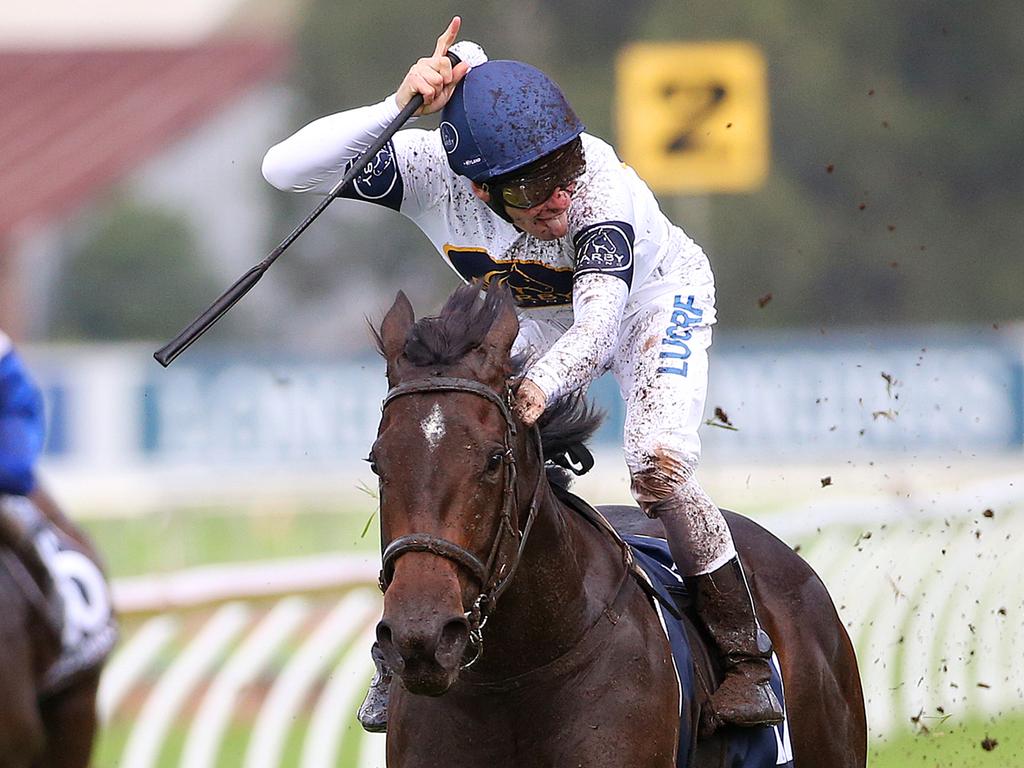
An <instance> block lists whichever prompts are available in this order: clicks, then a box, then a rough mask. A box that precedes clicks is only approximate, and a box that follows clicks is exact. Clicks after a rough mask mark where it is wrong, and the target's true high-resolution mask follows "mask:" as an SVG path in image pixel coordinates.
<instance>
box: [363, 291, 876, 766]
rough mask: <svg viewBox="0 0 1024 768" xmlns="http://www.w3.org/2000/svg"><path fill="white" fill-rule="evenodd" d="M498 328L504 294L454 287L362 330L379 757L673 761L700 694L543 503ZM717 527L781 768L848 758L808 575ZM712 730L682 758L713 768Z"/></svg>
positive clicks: (814, 586)
mask: <svg viewBox="0 0 1024 768" xmlns="http://www.w3.org/2000/svg"><path fill="white" fill-rule="evenodd" d="M517 331H518V321H517V319H516V315H515V312H514V310H513V306H512V302H511V300H510V298H509V296H508V294H507V292H506V291H505V290H504V289H500V288H492V289H491V290H489V291H488V294H487V297H486V300H481V299H480V298H479V297H478V293H477V290H476V289H475V288H473V287H464V288H460V289H459V290H457V291H456V292H455V294H453V296H452V297H451V298H450V299H449V301H448V303H447V305H446V306H445V308H444V310H443V311H442V313H441V315H440V316H439V317H437V318H424V319H422V320H420V321H419V322H418V323H416V322H415V320H414V316H413V311H412V307H411V306H410V304H409V302H408V300H407V299H406V298H405V296H404V295H403V294H401V293H400V294H399V295H398V297H397V299H396V301H395V303H394V306H392V308H391V310H390V311H389V312H388V313H387V316H386V317H385V318H384V321H383V324H382V326H381V329H380V334H379V345H380V349H381V351H382V353H383V355H384V356H385V358H386V359H387V376H388V383H389V385H390V387H391V389H390V391H389V393H388V396H387V398H386V399H385V402H384V411H383V417H382V419H381V423H380V429H379V432H378V438H377V440H376V442H375V443H374V445H373V449H372V452H371V454H370V461H371V463H372V467H373V470H374V471H375V472H376V473H377V474H378V475H379V478H380V505H381V536H382V543H383V545H384V553H383V568H382V573H381V584H382V587H383V588H385V590H386V591H385V596H384V615H383V618H382V619H381V622H380V624H379V625H378V630H377V635H378V642H379V643H380V645H381V648H382V650H383V652H384V654H385V657H386V659H387V660H388V663H389V665H390V666H391V667H392V668H393V669H394V671H395V672H396V681H395V683H394V685H393V686H392V690H391V706H390V717H389V725H388V744H387V755H388V765H389V766H392V768H395V767H396V766H397V767H399V768H419V767H420V766H423V767H424V768H425V767H426V766H437V765H446V766H456V767H461V766H466V767H467V768H468V767H469V766H473V767H474V768H476V767H478V766H488V768H506V767H507V768H513V767H515V768H541V767H542V766H543V767H544V768H550V767H551V766H554V767H556V768H563V767H564V766H585V767H586V768H596V767H601V766H609V767H610V766H615V767H616V768H623V767H625V768H640V767H641V766H642V767H643V768H674V766H676V750H677V739H678V734H679V731H680V710H682V713H683V717H686V718H689V721H690V723H691V724H692V725H694V726H695V724H696V723H697V722H698V721H699V718H700V706H701V703H702V698H701V697H700V696H697V697H690V696H689V695H688V694H685V693H684V694H682V696H683V700H682V701H681V700H680V696H681V694H680V686H679V683H678V681H677V677H676V673H675V669H674V666H673V662H672V660H671V658H670V654H669V648H668V643H667V640H666V638H665V635H664V632H663V630H662V627H661V624H660V620H659V618H658V615H657V614H656V613H655V611H654V610H652V606H651V603H650V601H649V599H648V597H647V595H646V594H645V593H644V591H643V590H642V589H641V588H640V587H639V586H638V582H637V580H635V579H634V578H631V577H630V575H629V573H628V569H627V567H626V565H625V555H624V552H623V549H622V548H621V546H620V544H619V543H618V542H617V541H616V540H615V539H614V538H613V537H612V536H610V535H608V534H607V532H604V531H602V530H601V529H600V528H599V527H598V526H595V525H594V524H592V523H591V522H588V521H587V520H585V519H584V518H583V517H582V516H580V515H579V514H578V513H577V512H575V511H573V510H572V509H570V508H569V507H568V506H567V505H566V503H564V501H563V500H562V495H556V493H555V492H554V491H553V490H552V486H551V485H550V484H549V481H548V478H547V475H546V472H545V466H544V458H543V449H542V447H541V439H540V437H539V435H538V433H537V431H536V430H532V429H526V428H524V427H523V426H522V425H521V424H517V423H516V422H515V420H514V419H513V417H512V416H511V414H510V411H509V407H508V398H509V394H510V382H511V381H512V380H513V379H514V376H515V375H516V373H517V366H516V363H515V362H514V361H512V360H510V357H509V355H510V349H511V346H512V342H513V340H514V339H515V337H516V334H517ZM546 418H547V419H548V423H547V424H546V425H545V427H544V432H545V440H546V446H545V447H548V448H550V444H551V442H552V441H551V440H550V439H548V438H549V437H550V433H551V432H552V430H554V432H556V433H557V432H559V431H560V432H561V436H560V437H561V439H562V440H563V441H565V440H566V438H567V435H568V436H569V437H571V436H572V434H573V432H574V430H575V432H576V433H578V434H581V433H583V432H586V431H587V430H590V431H592V429H593V426H594V424H593V418H591V417H590V416H589V415H588V414H587V413H586V412H585V411H584V412H580V411H579V410H578V409H575V410H574V409H572V408H569V409H565V408H562V409H559V408H555V409H554V414H553V416H549V417H546ZM542 421H543V420H542ZM558 439H559V435H557V434H556V435H555V437H554V442H558ZM623 511H624V508H614V509H609V510H608V512H609V513H610V514H614V515H616V516H617V517H620V518H621V517H622V515H621V513H622V512H623ZM632 514H633V516H634V520H636V521H637V523H638V524H639V530H642V531H644V532H651V526H652V525H653V526H654V529H653V530H654V532H655V533H661V532H660V531H658V530H657V526H658V525H659V524H658V523H657V522H656V521H655V522H653V523H641V520H642V517H641V513H640V512H639V510H634V511H633V513H632ZM728 520H729V524H730V526H731V528H732V532H733V536H734V538H735V541H736V546H737V548H738V549H739V551H740V553H741V555H742V557H743V562H744V563H745V564H746V567H747V571H748V574H749V580H750V582H751V585H750V586H751V590H752V592H753V594H754V597H755V600H756V602H757V604H758V611H759V615H760V617H761V619H762V623H763V624H764V626H765V628H766V629H767V630H768V632H769V633H770V635H771V636H772V638H773V639H774V640H775V644H776V648H777V652H778V656H779V659H780V662H781V667H782V675H783V678H784V681H785V686H786V701H787V707H788V716H789V723H790V735H791V740H792V748H793V752H794V755H795V765H796V766H797V767H798V768H816V767H817V766H820V767H821V768H825V767H826V766H827V767H828V768H847V767H849V768H853V767H854V766H863V765H864V764H865V759H866V727H865V717H864V704H863V698H862V694H861V688H860V680H859V676H858V673H857V666H856V659H855V657H854V653H853V648H852V646H851V644H850V641H849V638H848V637H847V634H846V632H845V630H844V628H843V626H842V624H841V622H840V620H839V618H838V616H837V615H836V611H835V608H834V606H833V604H832V601H831V599H830V598H829V596H828V593H827V592H826V590H825V587H824V586H823V585H822V583H821V581H820V580H819V579H818V577H817V576H816V575H815V574H814V572H813V571H812V570H811V568H810V567H809V566H808V565H807V564H806V563H805V562H803V561H802V560H801V559H800V558H799V557H798V556H797V555H796V554H795V553H794V552H793V551H792V550H791V549H790V548H789V547H787V546H786V545H785V544H783V543H782V542H781V541H779V540H778V539H776V538H775V537H773V536H772V535H771V534H769V533H768V532H767V531H765V530H764V529H762V528H760V527H759V526H757V525H756V524H755V523H753V522H751V521H749V520H746V519H744V518H742V517H740V516H738V515H732V514H730V515H729V516H728ZM695 656H700V655H699V654H696V653H695ZM700 658H703V659H705V660H706V658H707V657H706V654H705V655H704V656H700ZM704 673H705V674H706V673H709V668H708V666H707V664H705V665H704ZM442 694H443V695H442ZM692 730H695V727H694V728H692ZM716 738H717V739H719V740H720V739H721V738H722V737H716ZM715 741H716V739H714V738H713V739H711V740H710V742H708V743H705V744H704V745H702V746H701V747H700V749H698V750H696V752H694V753H693V755H692V759H693V762H692V764H694V765H722V764H723V761H724V756H723V751H722V749H720V748H718V747H716V746H715V744H714V742H715Z"/></svg>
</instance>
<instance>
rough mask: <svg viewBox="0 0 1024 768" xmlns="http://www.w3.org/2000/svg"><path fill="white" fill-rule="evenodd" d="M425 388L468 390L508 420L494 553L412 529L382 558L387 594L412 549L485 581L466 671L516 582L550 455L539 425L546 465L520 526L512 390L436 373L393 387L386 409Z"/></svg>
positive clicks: (471, 615)
mask: <svg viewBox="0 0 1024 768" xmlns="http://www.w3.org/2000/svg"><path fill="white" fill-rule="evenodd" d="M424 392H435V393H436V392H466V393H469V394H474V395H478V396H480V397H482V398H484V399H486V400H489V401H490V402H492V403H494V405H496V406H497V407H498V410H499V411H500V412H501V415H502V418H504V419H505V438H504V443H503V444H504V448H505V452H504V454H503V456H502V460H503V462H504V464H505V480H504V490H503V495H504V502H503V503H502V509H501V520H500V521H499V523H498V533H497V535H496V536H495V537H494V541H493V542H492V544H491V551H490V552H489V553H488V555H487V560H486V562H485V561H483V560H481V559H480V558H479V557H478V556H477V555H475V554H473V553H472V552H470V551H469V550H468V549H466V548H465V547H462V546H459V545H458V544H455V543H454V542H451V541H448V540H447V539H442V538H440V537H439V536H434V535H433V534H430V533H410V534H408V535H406V536H400V537H398V538H397V539H395V540H394V541H392V542H390V543H389V544H388V545H387V547H385V549H384V552H383V554H382V556H381V570H380V581H379V583H380V589H381V591H382V592H386V591H387V588H388V586H389V585H390V584H391V580H392V578H393V576H394V572H395V562H396V561H397V560H398V558H399V557H401V556H402V555H404V554H406V553H408V552H428V553H430V554H432V555H436V556H438V557H443V558H445V559H446V560H450V561H452V562H453V563H455V564H457V565H459V566H462V568H463V569H465V570H466V571H467V572H468V573H470V574H471V575H472V576H473V578H474V579H475V580H476V582H477V583H478V584H479V585H480V592H479V594H478V595H477V597H476V599H475V600H474V601H473V605H472V607H471V608H470V609H469V610H468V611H466V613H465V616H466V621H468V622H469V643H470V646H471V647H472V648H473V657H472V658H471V659H470V660H469V661H467V662H465V663H463V664H462V668H463V669H465V668H467V667H469V666H471V665H472V664H474V663H475V662H476V661H477V660H478V659H479V658H480V656H481V655H482V654H483V628H484V625H485V624H486V623H487V617H488V616H489V615H490V611H491V610H492V609H493V607H494V604H495V603H496V602H497V600H498V598H499V597H500V596H501V593H502V592H504V591H505V588H506V587H507V586H508V585H509V583H510V582H511V581H512V577H513V576H514V575H515V572H516V569H517V568H518V567H519V561H520V560H521V559H522V556H523V550H524V549H525V548H526V541H527V538H528V537H529V535H530V530H531V529H532V528H533V522H534V520H535V519H536V517H537V507H538V503H539V498H540V490H541V486H542V483H543V480H544V466H543V464H544V454H543V450H542V448H541V442H540V430H538V429H537V428H536V427H534V428H533V429H532V431H533V435H534V438H535V440H536V443H537V457H538V460H539V461H540V463H541V466H540V468H539V469H538V471H537V484H536V486H535V487H534V489H533V496H532V498H531V499H530V505H529V510H528V512H527V515H526V524H525V526H523V528H522V530H520V528H519V526H517V525H516V523H515V522H514V521H513V514H514V513H515V512H516V511H517V510H518V509H519V492H518V485H517V483H516V480H517V478H518V471H517V468H516V458H515V452H514V450H513V448H514V439H515V436H516V433H517V429H516V422H515V419H514V418H513V417H512V412H511V410H510V408H509V400H510V395H511V389H506V391H505V396H504V397H501V396H500V395H498V393H496V392H495V391H494V390H493V389H491V388H490V387H488V386H487V385H486V384H483V383H481V382H479V381H474V380H473V379H462V378H453V377H447V376H431V377H428V378H425V379H419V380H417V381H410V382H407V383H405V384H399V385H398V386H396V387H392V388H391V390H389V391H388V393H387V395H386V396H385V397H384V403H383V405H382V406H381V411H383V410H384V409H385V408H387V407H388V404H389V403H391V402H392V401H393V400H396V399H397V398H399V397H404V396H405V395H412V394H418V393H424ZM507 544H512V545H514V546H515V554H514V556H513V558H512V560H511V562H509V561H508V559H507V558H502V557H501V551H502V549H503V548H504V547H505V546H506V545H507Z"/></svg>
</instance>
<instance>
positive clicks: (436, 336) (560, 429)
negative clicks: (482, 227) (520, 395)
mask: <svg viewBox="0 0 1024 768" xmlns="http://www.w3.org/2000/svg"><path fill="white" fill-rule="evenodd" d="M511 300H512V298H511V295H510V294H509V292H508V291H507V290H501V289H499V288H495V289H491V290H488V291H487V292H486V293H485V294H483V295H481V290H480V285H479V284H478V283H469V284H468V285H463V286H460V287H458V288H456V289H455V291H454V292H453V293H452V295H451V296H449V297H448V300H447V301H446V302H445V304H444V307H443V308H442V309H441V312H440V313H439V314H437V315H436V316H433V317H421V318H420V319H419V320H417V321H416V323H415V324H414V325H413V326H412V328H410V329H409V335H408V337H407V338H406V340H405V349H404V352H405V357H406V359H407V360H408V361H409V362H410V363H412V364H413V365H415V366H417V367H423V366H436V365H454V364H455V363H457V362H458V361H459V360H461V359H462V358H463V357H464V356H465V355H466V354H468V353H469V352H471V351H472V350H474V349H476V348H477V347H479V346H480V345H481V344H482V343H483V341H484V339H485V338H486V337H487V333H488V332H489V331H490V330H491V326H492V325H494V322H495V320H497V318H498V316H499V315H500V314H501V311H502V309H503V308H504V306H505V302H506V301H511ZM370 330H371V332H372V333H373V335H374V338H375V340H376V342H377V350H378V351H379V352H380V353H381V355H384V341H383V339H382V338H381V335H380V331H379V330H378V329H377V328H375V327H371V329H370ZM510 362H511V363H512V370H513V377H514V378H517V379H518V377H519V376H521V375H522V373H523V369H524V368H525V365H526V359H525V357H515V358H513V359H512V360H511V361H510ZM604 416H605V414H604V411H602V410H600V409H598V408H596V407H595V406H594V405H593V404H592V403H590V402H589V401H587V400H586V398H584V397H583V396H582V395H579V394H576V393H570V394H568V395H565V396H563V397H561V398H559V399H558V400H557V401H555V402H554V403H552V404H551V406H550V407H548V409H547V410H546V411H545V412H544V414H543V416H541V418H540V421H539V422H538V426H539V427H540V435H541V442H542V444H543V447H544V456H545V457H553V456H558V455H559V454H562V453H564V452H565V450H566V449H567V448H569V447H570V446H573V445H581V444H585V443H586V441H587V440H589V439H590V437H591V436H592V435H593V434H594V432H595V431H597V428H598V427H600V426H601V422H602V421H603V420H604ZM548 479H549V481H551V482H552V483H554V484H556V485H560V486H562V487H568V485H569V480H570V476H569V473H568V472H566V471H565V470H564V469H562V468H561V467H556V466H550V465H549V466H548Z"/></svg>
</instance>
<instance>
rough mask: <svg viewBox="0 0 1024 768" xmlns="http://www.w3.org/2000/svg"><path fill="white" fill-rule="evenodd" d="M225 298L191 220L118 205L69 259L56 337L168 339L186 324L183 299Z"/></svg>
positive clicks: (101, 217)
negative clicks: (198, 248)
mask: <svg viewBox="0 0 1024 768" xmlns="http://www.w3.org/2000/svg"><path fill="white" fill-rule="evenodd" d="M219 292H220V287H219V285H218V283H217V282H216V281H215V280H214V279H213V277H212V275H210V273H209V272H207V270H206V269H205V267H204V262H203V260H202V259H200V258H199V257H198V255H197V252H196V243H195V239H194V238H193V236H192V233H191V232H190V231H189V227H188V225H187V224H186V223H185V218H184V217H182V216H176V215H174V214H172V213H169V212H167V211H164V210H161V209H155V208H147V207H144V206H142V205H139V204H137V203H134V202H125V201H117V202H114V203H112V204H111V205H110V206H109V208H108V209H107V210H106V211H105V212H103V213H101V214H100V215H99V217H98V224H97V226H96V228H95V229H94V230H93V231H92V232H91V233H90V234H89V235H88V236H86V237H85V239H84V240H83V241H82V242H81V244H80V245H79V246H78V247H77V248H76V249H75V250H74V252H73V253H71V255H70V256H69V258H68V263H67V266H66V268H65V270H64V271H63V273H62V275H61V283H60V284H59V286H58V296H57V302H56V309H55V310H54V317H53V328H54V337H55V338H58V339H66V340H82V339H89V340H104V341H105V340H125V339H159V338H163V337H165V336H166V335H167V332H168V329H170V328H174V329H176V328H178V327H179V326H180V325H181V324H182V313H181V302H182V297H186V296H204V297H205V296H216V295H217V294H218V293H219Z"/></svg>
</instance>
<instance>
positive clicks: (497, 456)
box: [487, 451, 505, 472]
mask: <svg viewBox="0 0 1024 768" xmlns="http://www.w3.org/2000/svg"><path fill="white" fill-rule="evenodd" d="M504 457H505V452H504V451H494V453H492V454H491V456H490V458H489V459H487V471H488V472H494V471H495V470H496V469H497V468H498V467H500V466H501V460H502V459H503V458H504Z"/></svg>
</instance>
